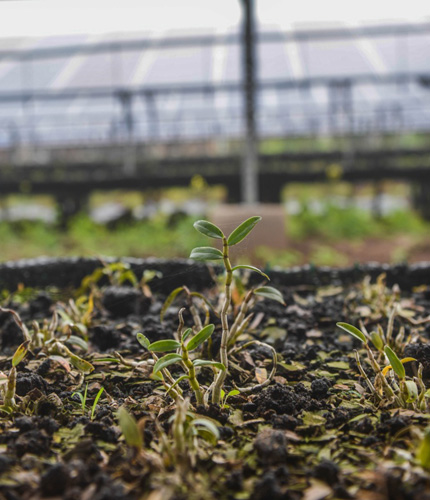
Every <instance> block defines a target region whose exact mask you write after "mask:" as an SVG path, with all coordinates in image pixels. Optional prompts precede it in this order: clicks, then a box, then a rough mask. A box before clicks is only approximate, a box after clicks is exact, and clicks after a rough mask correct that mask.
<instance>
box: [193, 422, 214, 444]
mask: <svg viewBox="0 0 430 500" xmlns="http://www.w3.org/2000/svg"><path fill="white" fill-rule="evenodd" d="M193 426H194V427H195V428H197V429H198V428H200V429H204V430H205V431H206V432H207V433H209V435H210V436H211V438H212V439H210V440H211V441H212V440H215V441H217V440H218V439H219V431H218V428H217V426H216V425H215V424H214V423H213V422H211V421H210V420H208V419H206V418H196V419H195V420H193ZM199 434H201V435H202V437H207V435H206V433H200V432H199Z"/></svg>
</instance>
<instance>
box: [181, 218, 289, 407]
mask: <svg viewBox="0 0 430 500" xmlns="http://www.w3.org/2000/svg"><path fill="white" fill-rule="evenodd" d="M260 220H261V217H259V216H253V217H250V218H249V219H247V220H245V221H244V222H242V223H241V224H240V225H239V226H238V227H237V228H236V229H234V231H233V232H232V233H230V235H229V236H225V235H224V233H223V232H222V230H221V229H220V228H219V227H218V226H216V225H215V224H212V223H211V222H209V221H205V220H198V221H197V222H195V223H194V228H195V229H196V230H197V231H199V232H200V233H202V234H204V235H205V236H208V237H209V238H214V239H218V240H221V241H222V251H221V250H219V249H218V248H214V247H198V248H194V249H193V250H192V251H191V255H190V258H191V259H194V260H200V261H217V260H222V263H223V265H224V269H225V280H224V301H223V305H222V309H221V312H220V318H221V326H222V334H221V346H220V361H221V363H222V365H223V366H224V369H223V370H219V372H218V374H217V376H216V379H215V381H214V384H213V389H212V403H214V404H220V402H221V390H222V389H223V385H224V382H225V379H226V376H227V372H228V367H229V360H228V348H229V346H232V345H233V344H234V342H235V341H236V339H237V337H238V336H239V335H240V333H241V332H242V331H243V329H244V328H245V327H246V325H247V322H246V312H247V310H248V308H249V303H250V301H251V297H252V294H257V295H258V293H260V294H261V295H262V296H265V295H266V296H267V295H269V294H270V295H271V296H272V297H271V298H273V297H276V300H279V299H280V300H281V301H282V302H283V299H282V296H281V295H280V293H279V292H278V291H277V290H276V289H274V288H272V287H266V288H265V289H264V287H263V290H261V289H257V290H259V291H256V290H253V291H252V292H251V293H250V294H249V295H247V298H245V300H244V303H243V304H242V308H241V311H240V312H239V315H238V317H237V318H236V321H235V322H234V323H233V328H232V329H230V327H229V321H228V313H229V309H230V306H231V301H232V299H231V298H232V294H231V288H232V281H233V273H234V272H235V271H237V270H239V269H249V270H251V271H253V272H256V273H258V274H260V275H261V276H263V277H264V278H266V279H267V280H268V279H269V277H268V276H267V274H265V273H264V272H263V271H261V270H260V269H258V268H257V267H254V266H250V265H245V264H239V265H236V266H234V267H232V265H231V262H230V257H229V249H230V247H232V246H234V245H237V244H238V243H240V242H241V241H242V240H243V239H244V238H246V236H248V234H249V233H250V232H251V231H252V230H253V229H254V227H255V225H256V224H257V223H258V222H259V221H260ZM274 364H275V359H274ZM269 382H270V380H269Z"/></svg>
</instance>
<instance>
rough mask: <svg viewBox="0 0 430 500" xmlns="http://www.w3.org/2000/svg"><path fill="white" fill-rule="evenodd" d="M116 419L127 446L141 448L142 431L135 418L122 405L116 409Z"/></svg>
mask: <svg viewBox="0 0 430 500" xmlns="http://www.w3.org/2000/svg"><path fill="white" fill-rule="evenodd" d="M118 421H119V426H120V428H121V431H122V434H123V436H124V439H125V442H126V443H127V444H128V446H131V447H132V448H136V449H137V450H141V449H142V446H143V440H142V433H141V432H140V429H139V427H138V425H137V422H136V420H135V418H134V417H133V416H132V415H130V413H128V411H127V410H126V409H125V408H124V407H123V406H122V407H121V408H120V409H119V410H118Z"/></svg>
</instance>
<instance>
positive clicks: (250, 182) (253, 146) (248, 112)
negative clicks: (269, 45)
mask: <svg viewBox="0 0 430 500" xmlns="http://www.w3.org/2000/svg"><path fill="white" fill-rule="evenodd" d="M242 3H243V9H244V25H243V40H242V51H243V79H244V82H243V84H244V96H245V117H246V123H245V124H246V129H245V130H246V135H245V144H244V151H243V164H242V173H241V176H242V179H241V183H242V202H243V203H247V204H253V203H257V202H258V201H259V199H258V146H257V129H256V122H255V74H256V71H255V70H256V68H255V29H254V3H255V2H254V0H242Z"/></svg>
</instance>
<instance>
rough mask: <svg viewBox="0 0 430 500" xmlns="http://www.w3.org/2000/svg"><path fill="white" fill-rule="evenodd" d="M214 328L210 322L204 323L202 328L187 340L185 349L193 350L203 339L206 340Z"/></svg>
mask: <svg viewBox="0 0 430 500" xmlns="http://www.w3.org/2000/svg"><path fill="white" fill-rule="evenodd" d="M214 329H215V325H213V324H212V323H211V324H209V325H206V326H205V327H204V328H202V329H201V330H200V331H199V333H197V334H196V335H194V337H193V338H192V339H191V340H190V341H189V342H188V344H187V350H188V351H193V350H194V349H196V348H197V347H199V345H200V344H203V342H204V341H205V340H207V339H208V338H209V337H210V336H211V335H212V333H213V331H214Z"/></svg>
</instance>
